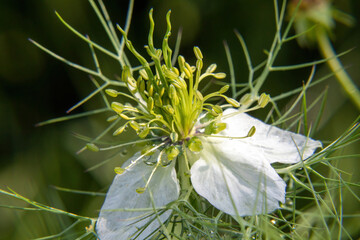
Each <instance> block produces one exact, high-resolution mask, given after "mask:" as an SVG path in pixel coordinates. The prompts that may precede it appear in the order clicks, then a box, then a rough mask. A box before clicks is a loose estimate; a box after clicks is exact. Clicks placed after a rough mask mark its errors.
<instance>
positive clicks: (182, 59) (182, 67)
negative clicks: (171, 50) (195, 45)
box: [178, 55, 185, 72]
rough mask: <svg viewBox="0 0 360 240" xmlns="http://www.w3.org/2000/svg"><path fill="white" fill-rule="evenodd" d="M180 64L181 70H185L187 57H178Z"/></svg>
mask: <svg viewBox="0 0 360 240" xmlns="http://www.w3.org/2000/svg"><path fill="white" fill-rule="evenodd" d="M178 64H179V68H180V71H181V72H183V71H184V69H185V58H184V57H183V56H181V55H180V56H179V57H178Z"/></svg>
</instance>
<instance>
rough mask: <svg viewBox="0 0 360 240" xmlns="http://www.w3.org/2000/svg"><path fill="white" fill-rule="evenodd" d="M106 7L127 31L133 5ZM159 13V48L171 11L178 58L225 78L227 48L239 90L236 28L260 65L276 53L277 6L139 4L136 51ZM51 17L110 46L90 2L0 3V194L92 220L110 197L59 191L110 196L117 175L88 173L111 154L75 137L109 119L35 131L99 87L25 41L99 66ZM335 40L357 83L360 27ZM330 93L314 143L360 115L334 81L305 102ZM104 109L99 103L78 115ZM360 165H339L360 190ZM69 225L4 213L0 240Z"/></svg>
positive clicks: (291, 53) (277, 86)
mask: <svg viewBox="0 0 360 240" xmlns="http://www.w3.org/2000/svg"><path fill="white" fill-rule="evenodd" d="M104 2H105V4H106V6H107V8H108V11H109V13H110V16H111V18H112V20H113V22H115V23H119V24H121V25H123V24H124V22H125V17H126V11H127V7H128V2H127V1H115V0H105V1H104ZM334 5H335V6H336V7H338V8H339V9H340V10H342V11H344V12H347V13H349V14H351V15H352V16H354V17H355V18H356V19H357V20H358V21H359V20H360V2H359V1H358V0H335V1H334ZM152 7H153V8H154V15H155V22H156V32H155V34H156V35H155V39H157V40H156V41H155V43H157V44H159V43H160V41H161V39H162V34H163V33H164V32H165V14H166V12H167V11H168V10H169V9H171V10H172V18H171V19H172V24H173V28H174V30H173V35H174V37H173V40H174V39H175V35H176V32H177V30H178V29H179V27H182V29H183V38H182V44H181V48H180V54H181V55H183V56H185V57H186V58H187V59H189V61H190V62H191V59H194V57H193V51H192V48H193V46H194V45H197V46H199V47H200V48H201V50H202V52H203V55H204V58H205V64H204V65H205V66H206V65H209V64H211V63H214V62H216V63H217V64H218V69H219V71H223V72H227V73H228V72H229V67H228V63H227V61H226V55H225V51H224V45H223V41H224V40H226V41H227V42H228V44H229V47H230V49H231V53H232V57H233V60H234V64H235V74H236V79H237V82H245V81H246V79H247V66H246V62H245V58H244V57H243V52H242V50H241V46H240V43H239V42H238V40H237V39H236V37H235V34H234V32H233V31H234V29H237V30H238V31H239V32H240V33H241V34H242V35H243V36H244V39H245V41H246V43H247V45H248V48H249V51H250V54H251V57H252V60H253V62H254V63H260V62H261V61H262V60H263V59H264V58H265V54H264V51H263V50H264V49H269V47H270V44H271V41H272V39H273V36H274V33H275V23H274V10H273V1H268V0H238V1H235V0H233V1H208V0H168V1H160V0H153V1H135V8H134V14H133V21H132V26H131V30H130V33H129V38H130V39H131V40H132V41H133V42H134V44H135V46H136V47H137V48H138V49H142V46H143V45H145V44H146V40H147V33H148V17H147V16H148V11H149V9H150V8H152ZM54 10H56V11H57V12H59V13H60V15H61V16H62V17H63V18H64V19H65V20H66V21H67V22H69V23H70V24H71V25H72V26H73V27H75V28H76V29H77V30H79V31H80V32H81V33H84V34H85V33H86V34H89V36H90V37H91V39H92V40H94V41H96V42H99V43H100V44H102V45H104V46H106V47H110V43H109V42H108V41H107V38H106V36H105V33H104V31H103V29H102V28H101V25H100V24H99V22H98V20H97V18H96V15H95V14H94V12H93V10H92V8H91V6H90V4H89V3H88V1H86V0H77V1H72V0H41V1H38V0H28V1H19V0H14V1H4V0H3V1H0V187H1V188H2V189H5V188H7V187H10V188H11V189H13V190H15V191H16V192H18V193H20V194H22V195H24V196H25V197H27V198H29V199H32V200H36V201H38V202H41V203H45V204H49V205H51V206H54V207H58V208H61V209H65V210H67V211H70V212H75V213H78V214H81V215H86V216H93V217H95V216H97V214H98V209H99V208H100V206H101V204H102V201H103V198H101V197H95V196H88V195H82V194H74V193H69V192H63V191H58V190H56V189H55V188H54V186H59V187H64V188H69V189H79V190H85V191H95V192H98V191H103V192H105V191H106V188H107V187H108V185H109V184H110V183H111V179H112V178H113V177H114V173H113V171H112V170H111V168H112V167H109V166H107V167H103V168H101V169H100V170H97V171H91V172H88V171H86V169H87V168H88V167H90V166H91V165H93V164H96V163H99V162H101V160H102V159H105V158H106V155H103V154H99V153H84V154H80V155H76V151H77V150H79V148H81V147H82V146H83V144H84V142H83V141H81V140H79V139H77V138H75V137H74V136H73V133H79V134H83V135H86V136H90V137H94V136H96V134H98V133H100V131H101V130H102V129H103V127H104V126H105V124H106V123H105V119H106V116H98V117H95V118H92V119H80V120H74V121H69V122H63V123H57V124H53V125H48V126H44V127H35V124H36V123H39V122H41V121H44V120H48V119H51V118H55V117H60V116H64V115H65V114H66V113H65V112H66V110H67V109H69V108H70V107H71V106H73V105H74V104H76V103H77V102H78V101H79V100H81V99H82V98H83V97H85V96H86V95H87V94H88V93H90V92H91V91H92V90H93V89H94V86H93V85H92V83H91V82H90V80H89V78H88V76H87V75H86V74H84V73H81V72H80V71H78V70H74V69H72V68H70V67H69V66H66V65H65V64H63V63H61V62H59V61H57V60H55V59H54V58H52V57H51V56H49V55H47V54H45V53H44V52H42V51H41V50H40V49H38V48H36V47H35V46H34V45H33V44H31V43H30V42H29V41H28V38H31V39H34V40H36V41H38V42H39V43H41V44H43V45H44V46H46V47H47V48H49V49H51V50H52V51H54V52H56V53H58V54H60V55H61V56H63V57H66V58H68V59H70V60H71V61H74V62H76V63H80V64H83V65H85V66H88V67H92V68H93V64H92V60H91V55H90V51H89V48H88V46H87V44H86V43H83V42H82V41H81V40H79V39H78V38H77V37H76V36H74V35H73V34H72V33H71V32H70V31H69V30H68V29H66V28H65V27H64V25H63V24H62V23H61V22H60V21H59V19H58V18H57V17H56V15H55V13H54ZM335 33H336V34H335V38H334V46H335V49H336V51H337V52H342V51H345V50H348V49H350V48H354V49H353V50H352V51H351V52H350V53H348V54H346V55H345V56H344V57H342V58H341V60H342V62H343V64H344V66H346V68H347V71H348V72H349V74H350V75H351V76H352V78H353V80H354V81H356V82H357V84H358V85H359V81H360V48H359V44H360V24H358V23H357V24H356V25H354V26H353V27H351V28H349V27H346V26H343V25H341V24H338V25H337V26H336V29H335ZM158 46H159V45H158ZM320 58H321V57H320V55H319V53H318V51H317V50H316V49H301V48H299V46H298V45H297V43H296V42H295V41H294V42H290V43H289V44H288V45H286V46H285V47H284V48H283V49H282V52H281V53H280V56H279V58H278V60H277V62H276V64H277V65H285V64H296V63H301V62H304V61H311V60H315V59H320ZM103 68H104V69H105V70H106V71H107V72H109V73H110V74H113V76H115V75H116V74H117V75H119V74H120V70H119V67H118V66H116V65H115V64H114V63H113V62H111V61H110V60H106V59H105V60H104V63H103ZM327 73H329V69H328V67H327V66H326V65H324V64H323V65H319V66H318V67H317V73H316V77H315V79H316V78H319V77H321V76H324V75H326V74H327ZM309 74H310V69H304V70H299V71H290V72H285V73H277V74H271V75H270V77H269V80H268V82H267V84H265V86H264V88H263V91H264V92H267V93H269V94H270V95H271V96H276V95H278V94H280V93H282V92H286V91H288V90H290V89H294V88H295V87H299V86H301V85H302V83H303V82H304V81H306V80H307V78H308V76H309ZM110 76H111V75H110ZM325 88H328V90H329V94H328V99H327V106H326V108H325V112H324V115H323V118H322V122H321V125H320V128H319V129H318V131H317V132H316V134H315V137H316V138H317V139H321V140H322V141H324V142H325V143H326V141H331V140H334V139H335V138H336V137H338V136H340V135H341V134H342V133H343V132H344V131H345V130H346V129H347V128H348V127H349V126H350V125H351V123H352V122H353V121H354V120H355V119H356V117H358V116H359V111H358V110H357V109H356V108H355V107H354V105H353V104H352V103H351V102H350V101H349V100H348V99H347V98H346V96H345V94H344V93H343V91H342V90H341V88H340V87H339V85H338V84H337V82H336V80H335V79H334V78H330V79H329V80H327V81H325V82H324V83H323V84H321V85H320V86H317V87H314V88H313V89H311V90H310V91H309V93H308V97H309V100H308V101H311V99H313V98H315V97H316V96H318V95H319V94H320V93H321V92H322V91H323V90H324V89H325ZM289 101H291V99H287V100H286V101H283V102H281V103H280V107H281V108H282V109H284V108H286V107H287V102H289ZM102 104H103V103H102V102H101V101H100V99H98V98H95V99H94V100H93V101H91V102H89V104H87V105H85V106H84V107H81V108H79V109H77V110H76V111H75V113H78V112H82V111H87V110H91V109H94V108H96V107H99V106H102ZM265 113H266V112H265V111H264V112H261V111H258V112H256V113H255V115H257V116H258V117H260V118H261V117H264V114H265ZM310 114H311V113H310ZM315 114H316V112H315V113H314V115H315ZM310 120H311V119H310ZM358 149H359V145H357V146H356V145H353V146H349V147H347V148H345V149H344V150H343V152H342V153H341V154H353V153H359V150H358ZM124 155H125V156H126V153H124ZM359 160H360V159H358V158H357V159H356V158H354V159H346V160H345V159H344V161H341V162H340V163H339V165H338V167H339V168H341V169H343V170H344V171H346V172H348V173H349V175H346V174H344V175H346V178H347V179H350V178H351V179H352V181H354V182H359V174H358V170H357V169H359V166H360V165H359ZM115 165H116V163H115ZM110 166H111V164H110ZM355 191H356V189H355ZM357 191H358V190H357ZM358 192H359V191H358ZM345 197H348V198H349V199H348V204H347V205H346V206H345V208H346V209H345V210H346V211H348V212H349V211H350V212H352V213H356V212H357V213H360V210H359V207H358V205H357V204H358V202H356V201H354V199H352V198H351V197H350V196H348V195H346V196H345ZM0 205H16V206H26V205H25V204H23V203H21V202H19V201H16V200H14V199H12V198H9V197H5V196H3V195H0ZM357 220H359V219H357ZM69 223H70V220H69V219H67V218H64V217H59V216H56V215H55V216H54V215H51V214H44V213H39V212H26V211H22V210H9V209H3V208H0V239H32V238H36V237H42V236H46V235H49V234H55V233H57V232H60V231H61V229H63V228H64V226H68V225H69ZM349 226H353V227H351V228H352V229H354V236H356V235H357V234H359V233H356V223H355V222H354V223H349Z"/></svg>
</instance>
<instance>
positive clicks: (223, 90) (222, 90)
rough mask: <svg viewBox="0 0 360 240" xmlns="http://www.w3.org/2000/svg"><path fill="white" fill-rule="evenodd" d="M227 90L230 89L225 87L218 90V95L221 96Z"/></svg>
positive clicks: (227, 86)
mask: <svg viewBox="0 0 360 240" xmlns="http://www.w3.org/2000/svg"><path fill="white" fill-rule="evenodd" d="M229 88H230V86H229V85H225V86H223V87H222V88H220V90H219V93H221V94H222V93H225V92H227V90H229Z"/></svg>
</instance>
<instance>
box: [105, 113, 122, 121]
mask: <svg viewBox="0 0 360 240" xmlns="http://www.w3.org/2000/svg"><path fill="white" fill-rule="evenodd" d="M118 118H119V116H118V115H114V116H110V117H108V118H107V119H106V121H108V122H113V121H115V120H116V119H118Z"/></svg>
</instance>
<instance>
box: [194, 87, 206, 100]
mask: <svg viewBox="0 0 360 240" xmlns="http://www.w3.org/2000/svg"><path fill="white" fill-rule="evenodd" d="M195 93H196V97H197V98H198V99H199V100H200V101H204V97H203V95H202V93H201V92H200V91H199V90H196V92H195Z"/></svg>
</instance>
